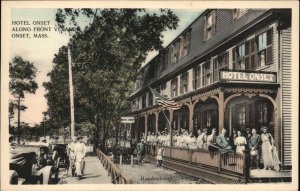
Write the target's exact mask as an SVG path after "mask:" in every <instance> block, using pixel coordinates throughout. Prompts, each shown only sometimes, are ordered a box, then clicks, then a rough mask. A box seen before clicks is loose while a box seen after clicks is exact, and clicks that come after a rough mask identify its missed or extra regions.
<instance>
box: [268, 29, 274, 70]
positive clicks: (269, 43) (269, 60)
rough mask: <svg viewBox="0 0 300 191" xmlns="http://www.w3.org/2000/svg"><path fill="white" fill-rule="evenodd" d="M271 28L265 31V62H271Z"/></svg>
mask: <svg viewBox="0 0 300 191" xmlns="http://www.w3.org/2000/svg"><path fill="white" fill-rule="evenodd" d="M272 44H273V28H271V29H269V30H268V31H267V50H266V54H267V55H266V56H267V57H266V64H267V65H269V64H272V62H273V45H272Z"/></svg>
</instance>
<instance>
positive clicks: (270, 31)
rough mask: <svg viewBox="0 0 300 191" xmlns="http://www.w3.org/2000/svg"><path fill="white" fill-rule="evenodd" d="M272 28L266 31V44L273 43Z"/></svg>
mask: <svg viewBox="0 0 300 191" xmlns="http://www.w3.org/2000/svg"><path fill="white" fill-rule="evenodd" d="M272 42H273V28H270V29H269V30H268V31H267V46H268V45H271V44H273V43H272Z"/></svg>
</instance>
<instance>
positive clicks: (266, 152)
mask: <svg viewBox="0 0 300 191" xmlns="http://www.w3.org/2000/svg"><path fill="white" fill-rule="evenodd" d="M261 130H262V134H261V136H260V137H261V141H262V145H261V150H262V158H263V162H264V170H270V169H273V168H274V159H273V144H274V139H273V137H272V135H271V134H270V133H268V129H267V127H265V126H263V127H262V129H261Z"/></svg>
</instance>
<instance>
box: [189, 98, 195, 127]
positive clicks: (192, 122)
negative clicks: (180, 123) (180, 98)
mask: <svg viewBox="0 0 300 191" xmlns="http://www.w3.org/2000/svg"><path fill="white" fill-rule="evenodd" d="M193 116H194V105H193V103H192V102H190V104H189V131H190V132H192V131H194V121H193V119H194V117H193Z"/></svg>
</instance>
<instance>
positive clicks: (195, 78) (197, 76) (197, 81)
mask: <svg viewBox="0 0 300 191" xmlns="http://www.w3.org/2000/svg"><path fill="white" fill-rule="evenodd" d="M200 74H201V70H200V66H197V67H195V68H194V69H193V89H194V90H196V89H198V88H200V79H201V78H200Z"/></svg>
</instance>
